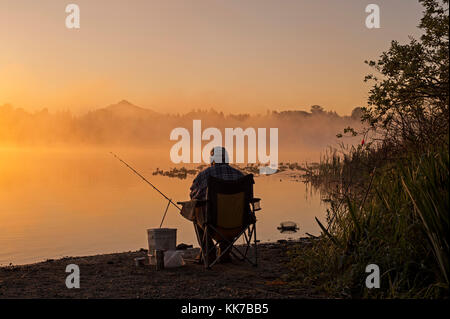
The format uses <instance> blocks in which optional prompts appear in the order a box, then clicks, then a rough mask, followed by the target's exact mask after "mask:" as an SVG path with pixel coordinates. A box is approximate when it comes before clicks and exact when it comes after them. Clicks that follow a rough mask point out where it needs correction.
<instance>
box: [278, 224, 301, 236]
mask: <svg viewBox="0 0 450 319" xmlns="http://www.w3.org/2000/svg"><path fill="white" fill-rule="evenodd" d="M277 229H278V230H279V231H280V233H287V234H292V233H296V232H297V230H299V227H298V226H297V224H296V223H294V222H289V221H288V222H282V223H281V224H280V226H278V227H277Z"/></svg>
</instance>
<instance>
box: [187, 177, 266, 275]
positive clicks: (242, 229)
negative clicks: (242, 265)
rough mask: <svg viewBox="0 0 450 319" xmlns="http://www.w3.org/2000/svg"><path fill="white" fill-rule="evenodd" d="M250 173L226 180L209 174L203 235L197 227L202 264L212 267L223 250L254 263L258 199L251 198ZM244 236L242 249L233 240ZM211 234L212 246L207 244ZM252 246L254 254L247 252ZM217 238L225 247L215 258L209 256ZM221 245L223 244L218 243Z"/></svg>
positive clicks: (251, 184) (255, 259)
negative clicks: (249, 254) (250, 255)
mask: <svg viewBox="0 0 450 319" xmlns="http://www.w3.org/2000/svg"><path fill="white" fill-rule="evenodd" d="M254 183H255V182H254V180H253V175H252V174H249V175H246V176H244V177H242V178H240V179H238V180H234V181H226V180H222V179H219V178H215V177H212V176H211V177H209V178H208V189H207V192H206V193H207V197H206V201H205V202H206V203H205V204H206V209H204V210H202V212H203V218H202V219H203V220H202V224H203V227H202V228H203V238H200V236H199V233H198V232H197V231H196V234H197V238H198V239H199V242H201V243H202V259H203V262H204V265H205V268H211V267H212V266H214V264H216V263H217V262H218V261H219V260H220V258H221V257H222V256H224V254H226V253H231V254H233V255H234V256H235V257H238V258H239V256H240V257H241V258H239V259H240V260H242V261H244V260H247V261H248V262H250V264H252V265H253V266H255V267H256V266H257V263H258V255H257V240H256V216H255V212H256V211H258V210H260V209H261V208H260V199H259V198H253V184H254ZM241 236H243V238H244V242H245V244H244V245H245V248H244V252H242V251H241V250H239V249H238V248H236V247H235V246H234V244H235V242H236V241H237V240H238V239H239V238H240V237H241ZM208 237H209V238H212V239H214V240H215V243H214V241H212V243H213V247H209V246H210V242H211V240H208ZM252 239H253V246H254V258H252V259H253V260H252V259H250V258H249V257H248V256H247V254H248V252H249V249H250V247H251V245H252ZM219 242H222V246H223V243H225V244H226V248H225V249H221V250H220V254H218V255H217V257H216V258H215V259H214V260H210V258H209V256H210V253H211V252H213V251H215V250H216V248H217V245H218V244H219ZM221 248H223V247H221Z"/></svg>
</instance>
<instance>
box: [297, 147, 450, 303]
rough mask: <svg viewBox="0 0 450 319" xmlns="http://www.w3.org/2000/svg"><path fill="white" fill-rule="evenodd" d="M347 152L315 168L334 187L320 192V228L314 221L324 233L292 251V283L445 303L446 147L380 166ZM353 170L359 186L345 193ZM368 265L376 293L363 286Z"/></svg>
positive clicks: (365, 156) (331, 290)
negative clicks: (323, 203)
mask: <svg viewBox="0 0 450 319" xmlns="http://www.w3.org/2000/svg"><path fill="white" fill-rule="evenodd" d="M358 152H359V154H356V153H358ZM350 153H351V154H350V155H349V156H347V160H345V159H344V161H340V162H338V161H337V160H329V161H328V162H323V163H322V165H319V167H318V174H322V176H328V181H330V180H334V181H333V183H336V184H338V185H340V186H338V187H336V185H334V186H331V187H330V185H332V184H328V187H329V188H328V189H326V188H325V189H324V188H322V192H323V191H326V193H327V195H328V197H329V202H330V208H329V210H328V213H327V222H326V223H324V222H321V221H319V220H317V222H318V223H319V226H320V227H321V229H322V232H323V234H322V236H321V238H320V240H319V241H317V242H316V243H315V244H314V245H313V246H312V247H311V248H310V249H307V250H305V249H297V250H294V251H292V252H291V255H292V262H291V266H292V267H293V269H294V270H295V271H294V272H293V276H294V280H298V281H299V282H300V283H303V284H304V283H309V284H311V283H313V284H314V285H315V286H316V287H318V289H321V290H325V291H326V292H328V293H330V294H332V295H336V296H340V297H342V296H344V297H374V298H435V297H442V296H448V287H449V285H448V277H449V265H448V257H449V245H448V237H449V236H448V235H449V220H448V214H449V195H448V192H449V166H448V165H449V161H448V146H446V147H443V148H442V149H441V150H439V151H428V152H425V153H424V154H422V155H421V156H417V155H410V156H406V157H404V158H399V159H396V161H394V162H386V161H385V162H384V164H383V165H380V166H381V167H373V166H374V165H372V167H371V166H370V165H366V164H367V163H370V162H371V157H372V156H373V154H374V153H372V151H367V150H363V149H361V148H358V149H352V150H350ZM366 160H367V161H368V162H367V163H364V161H366ZM373 162H375V161H372V163H373ZM333 163H334V164H333ZM330 164H331V165H330ZM331 167H332V168H331ZM322 168H323V169H322ZM355 168H357V169H360V170H364V171H362V172H358V173H357V174H356V175H357V179H358V183H357V184H358V187H356V188H353V187H345V185H343V184H346V185H350V184H352V183H353V184H354V176H353V175H352V174H350V172H351V171H352V170H353V172H355V171H354V170H355ZM330 172H331V173H330ZM372 263H374V264H377V265H378V266H379V267H380V271H381V287H380V288H379V289H368V288H366V286H365V278H366V276H367V275H368V274H366V273H365V268H366V266H367V265H369V264H372Z"/></svg>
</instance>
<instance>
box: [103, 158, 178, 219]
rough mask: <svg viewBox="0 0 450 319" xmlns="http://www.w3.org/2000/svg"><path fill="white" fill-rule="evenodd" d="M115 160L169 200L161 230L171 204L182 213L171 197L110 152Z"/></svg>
mask: <svg viewBox="0 0 450 319" xmlns="http://www.w3.org/2000/svg"><path fill="white" fill-rule="evenodd" d="M110 153H111V154H112V155H113V156H114V157H115V158H117V159H118V160H119V161H121V162H122V163H123V164H124V165H125V166H126V167H128V168H129V169H130V170H132V171H133V173H135V174H136V175H137V176H139V177H140V178H142V180H143V181H144V182H146V183H147V184H149V185H150V186H151V187H153V189H155V190H156V191H157V192H158V193H160V194H161V195H162V196H163V197H164V198H165V199H167V201H168V203H167V207H166V211H165V212H164V216H163V218H162V220H161V224H160V225H159V228H161V226H162V224H163V222H164V219H165V218H166V214H167V210H168V209H169V206H170V204H172V205H173V206H175V207H176V208H177V209H178V210H179V211H181V208H180V207H179V206H178V205H177V204H175V203H174V202H173V201H172V200H171V199H170V198H169V197H167V196H166V195H164V194H163V193H162V192H161V191H160V190H159V189H158V188H157V187H156V186H155V185H153V184H152V183H150V182H149V181H148V180H147V179H146V178H145V177H144V176H142V175H141V174H139V172H137V171H136V170H135V169H134V168H133V167H131V166H130V165H128V164H127V163H126V162H125V161H124V160H122V159H121V158H120V157H119V156H117V155H116V154H114V153H113V152H110Z"/></svg>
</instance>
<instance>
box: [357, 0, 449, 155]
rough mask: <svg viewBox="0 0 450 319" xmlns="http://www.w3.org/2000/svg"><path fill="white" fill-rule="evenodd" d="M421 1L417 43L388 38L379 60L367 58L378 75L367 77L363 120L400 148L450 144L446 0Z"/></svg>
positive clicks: (414, 40) (385, 139)
mask: <svg viewBox="0 0 450 319" xmlns="http://www.w3.org/2000/svg"><path fill="white" fill-rule="evenodd" d="M420 2H421V3H422V4H423V5H424V7H425V13H424V16H423V18H422V20H421V23H420V25H419V28H421V29H422V31H423V35H422V36H421V39H420V41H418V40H416V39H413V38H411V40H410V43H408V44H400V43H398V42H397V41H392V43H391V47H390V49H389V50H388V51H386V52H384V53H383V54H382V55H381V57H380V59H379V60H378V61H376V62H375V61H370V62H367V61H366V63H367V64H368V65H370V66H371V67H373V68H374V69H375V70H376V71H377V72H378V73H379V75H380V77H378V76H375V75H373V74H371V75H368V76H367V77H366V81H368V80H373V81H374V82H375V84H374V86H373V88H372V89H371V90H370V94H369V105H368V107H364V108H363V113H364V114H363V117H362V119H363V120H364V121H366V122H367V123H368V124H370V126H371V128H372V129H376V130H377V133H378V134H382V136H383V140H384V142H386V141H389V142H390V143H392V144H394V145H396V146H398V147H405V146H406V147H410V146H414V145H420V144H433V143H448V141H446V140H445V137H446V136H447V135H448V132H449V126H448V124H449V122H448V117H449V83H448V79H449V77H448V72H449V49H448V45H449V33H448V27H449V16H448V0H441V1H439V0H420Z"/></svg>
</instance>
